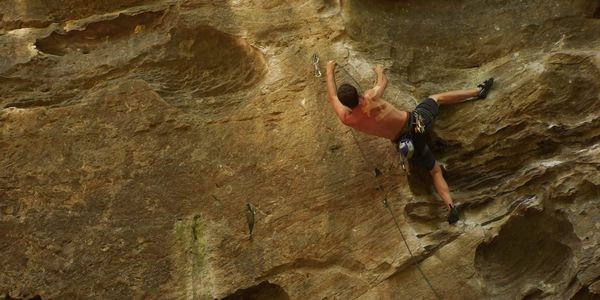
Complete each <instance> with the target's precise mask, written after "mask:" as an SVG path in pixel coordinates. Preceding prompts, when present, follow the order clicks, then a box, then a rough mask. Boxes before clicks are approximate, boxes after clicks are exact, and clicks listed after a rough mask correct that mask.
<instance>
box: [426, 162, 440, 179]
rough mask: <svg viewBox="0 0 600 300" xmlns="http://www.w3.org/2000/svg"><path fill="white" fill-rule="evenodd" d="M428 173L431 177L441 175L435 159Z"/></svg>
mask: <svg viewBox="0 0 600 300" xmlns="http://www.w3.org/2000/svg"><path fill="white" fill-rule="evenodd" d="M429 174H431V176H432V177H433V176H438V175H442V168H440V164H438V163H437V161H436V162H435V163H434V164H433V168H432V169H431V170H430V171H429Z"/></svg>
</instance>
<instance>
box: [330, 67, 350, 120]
mask: <svg viewBox="0 0 600 300" xmlns="http://www.w3.org/2000/svg"><path fill="white" fill-rule="evenodd" d="M327 99H328V100H329V103H331V106H332V107H333V110H334V111H335V113H336V114H337V116H338V118H340V120H341V121H342V123H344V124H348V122H349V115H350V112H351V110H350V109H349V108H347V107H346V106H344V105H343V104H342V103H341V102H340V99H338V97H337V87H336V85H335V61H333V60H330V61H328V62H327Z"/></svg>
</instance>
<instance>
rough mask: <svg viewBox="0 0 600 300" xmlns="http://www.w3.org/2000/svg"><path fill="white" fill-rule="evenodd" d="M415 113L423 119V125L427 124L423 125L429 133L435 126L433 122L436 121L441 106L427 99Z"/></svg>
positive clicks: (418, 106)
mask: <svg viewBox="0 0 600 300" xmlns="http://www.w3.org/2000/svg"><path fill="white" fill-rule="evenodd" d="M415 111H416V112H417V113H418V114H419V115H421V117H422V118H423V123H425V124H423V125H425V131H427V130H429V129H430V127H431V126H432V125H433V121H435V118H436V117H437V115H438V112H439V111H440V106H439V104H438V103H437V102H435V100H433V99H431V98H427V99H425V100H423V101H422V102H421V103H419V105H417V107H416V108H415Z"/></svg>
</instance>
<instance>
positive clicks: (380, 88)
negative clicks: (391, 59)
mask: <svg viewBox="0 0 600 300" xmlns="http://www.w3.org/2000/svg"><path fill="white" fill-rule="evenodd" d="M373 71H375V74H376V75H377V84H376V85H375V87H373V89H371V90H369V91H368V92H369V95H370V96H371V97H372V99H375V100H376V99H379V98H381V97H383V93H385V88H386V87H387V83H388V80H387V77H386V76H385V74H384V73H383V66H381V65H377V66H376V67H375V68H373Z"/></svg>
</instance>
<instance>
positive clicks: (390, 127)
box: [327, 60, 494, 224]
mask: <svg viewBox="0 0 600 300" xmlns="http://www.w3.org/2000/svg"><path fill="white" fill-rule="evenodd" d="M335 68H336V62H335V61H333V60H332V61H329V62H327V98H328V99H329V103H331V106H332V107H333V110H334V111H335V113H336V114H337V116H338V117H339V119H340V120H341V121H342V123H343V124H344V125H347V126H350V127H352V128H354V129H356V130H358V131H362V132H364V133H367V134H370V135H375V136H378V137H382V138H386V139H389V140H390V141H392V143H394V144H395V146H396V149H397V150H398V152H400V155H402V156H403V157H405V158H407V159H408V161H409V162H410V163H413V164H416V165H417V166H420V167H422V168H424V169H426V170H427V171H429V174H430V175H431V177H432V181H433V185H434V187H435V190H436V191H437V193H438V194H439V195H440V198H442V200H443V201H444V203H445V204H446V207H447V209H448V218H447V219H448V223H450V224H454V223H456V222H457V221H458V219H459V216H458V210H457V209H456V207H455V206H454V202H453V201H452V197H451V196H450V190H449V188H448V184H447V183H446V180H445V179H444V176H443V174H442V169H441V168H440V164H439V163H438V162H436V161H435V158H434V157H433V154H432V152H431V150H430V149H429V147H428V146H427V142H426V137H427V135H428V133H429V131H430V130H431V129H432V126H433V121H434V120H435V118H436V116H437V114H438V111H439V106H440V105H444V104H453V103H459V102H463V101H465V100H469V99H484V98H485V97H486V96H487V95H488V93H489V91H490V89H491V88H492V85H493V83H494V79H493V78H490V79H487V80H485V81H484V82H483V83H481V84H479V85H478V86H477V88H472V89H467V90H456V91H449V92H444V93H440V94H434V95H431V96H429V97H427V98H426V99H425V100H423V101H422V102H421V103H420V104H418V105H417V107H416V108H415V110H414V111H412V112H408V111H401V110H399V109H397V108H395V107H394V106H393V105H391V104H390V103H388V102H386V101H385V100H383V99H382V96H383V93H384V91H385V88H386V86H387V83H388V80H387V77H386V76H385V74H384V72H383V67H382V66H381V65H377V66H376V67H375V68H373V71H375V74H376V75H377V83H376V84H375V87H373V88H372V89H370V90H367V91H365V92H364V93H363V94H362V95H360V94H359V93H358V92H357V90H356V88H355V87H354V86H352V85H351V84H348V83H344V84H342V85H340V86H339V87H336V83H335Z"/></svg>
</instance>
